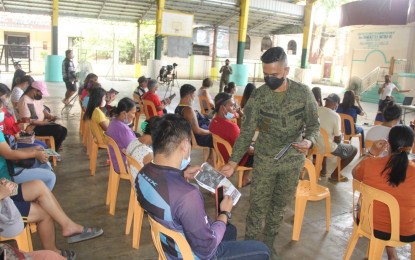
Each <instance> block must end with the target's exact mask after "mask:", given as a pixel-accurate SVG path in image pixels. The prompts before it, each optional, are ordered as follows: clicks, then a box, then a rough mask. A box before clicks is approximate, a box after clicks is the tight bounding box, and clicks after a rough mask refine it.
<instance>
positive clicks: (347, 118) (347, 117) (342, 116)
mask: <svg viewBox="0 0 415 260" xmlns="http://www.w3.org/2000/svg"><path fill="white" fill-rule="evenodd" d="M338 114H339V115H340V121H341V128H342V133H344V134H346V128H345V121H349V124H350V134H347V135H356V133H355V131H354V130H355V129H354V120H353V117H351V116H350V115H347V114H343V113H338Z"/></svg>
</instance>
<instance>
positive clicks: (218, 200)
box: [215, 186, 223, 217]
mask: <svg viewBox="0 0 415 260" xmlns="http://www.w3.org/2000/svg"><path fill="white" fill-rule="evenodd" d="M215 198H216V217H217V216H219V213H220V212H221V210H220V203H221V202H222V200H223V186H220V187H217V188H216V193H215Z"/></svg>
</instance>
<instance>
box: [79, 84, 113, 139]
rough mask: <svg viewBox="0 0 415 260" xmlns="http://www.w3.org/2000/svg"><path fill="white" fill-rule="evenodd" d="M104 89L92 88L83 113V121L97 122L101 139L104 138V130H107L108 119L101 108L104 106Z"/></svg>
mask: <svg viewBox="0 0 415 260" xmlns="http://www.w3.org/2000/svg"><path fill="white" fill-rule="evenodd" d="M106 93H107V92H106V91H105V89H103V88H93V89H92V90H91V94H90V96H89V101H88V106H87V107H86V111H85V114H84V118H83V119H84V121H87V120H91V123H93V124H97V125H98V126H99V127H100V129H101V130H102V131H100V134H101V135H102V136H101V137H102V139H103V138H104V132H105V131H107V128H108V124H109V120H108V118H107V117H106V116H105V114H104V112H102V110H101V108H103V107H105V105H106V102H105V95H106Z"/></svg>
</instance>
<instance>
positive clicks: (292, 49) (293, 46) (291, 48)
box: [287, 40, 297, 55]
mask: <svg viewBox="0 0 415 260" xmlns="http://www.w3.org/2000/svg"><path fill="white" fill-rule="evenodd" d="M287 53H288V54H292V55H296V54H297V43H296V42H295V41H294V40H291V41H289V42H288V46H287Z"/></svg>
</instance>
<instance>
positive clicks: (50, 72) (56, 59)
mask: <svg viewBox="0 0 415 260" xmlns="http://www.w3.org/2000/svg"><path fill="white" fill-rule="evenodd" d="M64 59H65V57H63V56H60V55H48V56H46V62H45V81H47V82H63V79H62V62H63V60H64Z"/></svg>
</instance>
